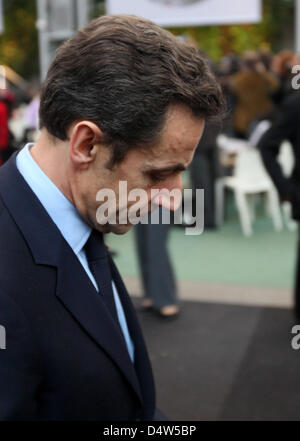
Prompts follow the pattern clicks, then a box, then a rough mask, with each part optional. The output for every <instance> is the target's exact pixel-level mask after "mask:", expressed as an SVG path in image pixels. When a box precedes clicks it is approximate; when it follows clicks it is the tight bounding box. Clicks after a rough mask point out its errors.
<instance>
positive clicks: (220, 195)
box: [215, 178, 225, 227]
mask: <svg viewBox="0 0 300 441" xmlns="http://www.w3.org/2000/svg"><path fill="white" fill-rule="evenodd" d="M224 191H225V188H224V180H223V178H218V179H216V181H215V222H216V226H217V227H221V226H222V225H223V223H224Z"/></svg>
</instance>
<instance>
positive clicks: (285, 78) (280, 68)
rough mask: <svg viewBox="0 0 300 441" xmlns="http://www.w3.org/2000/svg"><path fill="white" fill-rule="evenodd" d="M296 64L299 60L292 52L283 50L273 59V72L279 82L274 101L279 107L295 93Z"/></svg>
mask: <svg viewBox="0 0 300 441" xmlns="http://www.w3.org/2000/svg"><path fill="white" fill-rule="evenodd" d="M294 64H297V59H296V58H295V54H294V53H293V52H292V51H289V50H283V51H281V52H279V53H278V54H276V55H274V57H273V60H272V66H271V68H272V72H273V73H274V74H275V75H276V76H277V78H278V80H279V88H278V89H277V90H276V91H275V93H274V94H273V101H274V103H275V104H276V106H278V107H280V106H281V104H282V103H283V101H284V100H285V99H286V98H287V97H288V96H289V95H290V94H291V93H292V92H293V91H294V89H293V87H292V78H293V73H292V66H293V65H294Z"/></svg>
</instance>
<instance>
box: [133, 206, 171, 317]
mask: <svg viewBox="0 0 300 441" xmlns="http://www.w3.org/2000/svg"><path fill="white" fill-rule="evenodd" d="M160 211H161V208H160ZM160 214H161V213H160ZM169 228H170V225H165V224H163V223H162V222H161V221H160V223H159V224H156V225H155V224H151V223H150V221H149V223H148V224H138V225H136V227H135V233H136V245H137V254H138V260H139V265H140V270H141V276H142V282H143V288H144V295H145V298H144V301H143V305H144V307H149V308H151V307H153V308H154V309H155V310H156V311H158V312H159V314H160V315H162V316H164V317H170V316H174V315H177V314H178V312H179V306H178V300H177V288H176V281H175V276H174V272H173V268H172V265H171V262H170V258H169V253H168V249H167V236H168V230H169Z"/></svg>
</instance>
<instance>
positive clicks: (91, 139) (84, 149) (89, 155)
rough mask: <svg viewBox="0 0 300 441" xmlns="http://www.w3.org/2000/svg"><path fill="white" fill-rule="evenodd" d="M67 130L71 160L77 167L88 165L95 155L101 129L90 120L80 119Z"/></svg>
mask: <svg viewBox="0 0 300 441" xmlns="http://www.w3.org/2000/svg"><path fill="white" fill-rule="evenodd" d="M68 132H69V133H68V137H69V140H70V142H69V156H70V159H71V161H72V162H73V164H74V165H75V166H77V167H80V168H86V167H88V166H89V164H90V163H91V162H93V161H94V159H95V157H96V154H97V144H100V143H101V140H102V139H103V132H102V130H101V129H100V128H99V127H98V126H97V125H96V124H94V123H93V122H91V121H80V122H77V123H74V124H73V125H72V126H71V127H70V128H69V130H68Z"/></svg>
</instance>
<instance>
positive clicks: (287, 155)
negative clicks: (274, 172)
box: [278, 141, 295, 177]
mask: <svg viewBox="0 0 300 441" xmlns="http://www.w3.org/2000/svg"><path fill="white" fill-rule="evenodd" d="M278 162H279V164H280V165H281V168H282V171H283V174H284V176H286V177H290V176H291V174H292V171H293V168H294V165H295V157H294V153H293V148H292V146H291V144H290V143H289V141H284V142H283V143H282V144H281V146H280V151H279V155H278Z"/></svg>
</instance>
